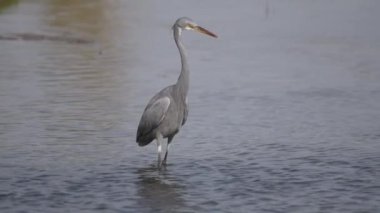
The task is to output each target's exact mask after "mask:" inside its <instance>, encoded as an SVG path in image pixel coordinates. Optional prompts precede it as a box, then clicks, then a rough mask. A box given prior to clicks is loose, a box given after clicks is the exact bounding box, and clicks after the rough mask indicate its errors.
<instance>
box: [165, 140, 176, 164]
mask: <svg viewBox="0 0 380 213" xmlns="http://www.w3.org/2000/svg"><path fill="white" fill-rule="evenodd" d="M173 137H174V136H171V137H168V147H167V149H166V153H165V158H164V161H163V164H164V165H166V160H167V159H168V153H169V148H170V143H171V142H172V140H173Z"/></svg>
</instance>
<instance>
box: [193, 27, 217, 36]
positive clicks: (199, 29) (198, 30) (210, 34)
mask: <svg viewBox="0 0 380 213" xmlns="http://www.w3.org/2000/svg"><path fill="white" fill-rule="evenodd" d="M193 29H194V30H195V31H197V32H200V33H203V34H206V35H209V36H211V37H214V38H218V36H217V35H215V34H214V33H212V32H210V31H208V30H206V29H205V28H203V27H200V26H194V27H193Z"/></svg>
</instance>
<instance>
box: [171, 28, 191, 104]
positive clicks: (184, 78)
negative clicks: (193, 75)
mask: <svg viewBox="0 0 380 213" xmlns="http://www.w3.org/2000/svg"><path fill="white" fill-rule="evenodd" d="M173 33H174V40H175V43H176V44H177V47H178V50H179V54H180V55H181V64H182V68H181V74H180V75H179V77H178V81H177V83H176V85H175V86H176V88H177V91H178V92H179V93H180V95H181V96H182V97H183V98H186V96H187V92H188V90H189V67H188V64H187V60H186V52H185V47H184V46H183V44H182V41H181V29H180V28H178V27H174V29H173Z"/></svg>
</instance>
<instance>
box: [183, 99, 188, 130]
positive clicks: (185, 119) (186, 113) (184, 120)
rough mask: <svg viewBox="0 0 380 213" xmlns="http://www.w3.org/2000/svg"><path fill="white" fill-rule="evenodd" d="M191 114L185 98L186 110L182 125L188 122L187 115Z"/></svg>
mask: <svg viewBox="0 0 380 213" xmlns="http://www.w3.org/2000/svg"><path fill="white" fill-rule="evenodd" d="M188 114H189V106H188V105H187V98H186V100H185V110H184V112H183V119H182V126H183V125H184V124H185V123H186V121H187V115H188Z"/></svg>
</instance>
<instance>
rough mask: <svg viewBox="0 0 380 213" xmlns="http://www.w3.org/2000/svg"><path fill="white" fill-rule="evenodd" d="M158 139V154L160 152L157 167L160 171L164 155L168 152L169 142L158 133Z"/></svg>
mask: <svg viewBox="0 0 380 213" xmlns="http://www.w3.org/2000/svg"><path fill="white" fill-rule="evenodd" d="M156 139H157V152H158V159H157V167H158V169H160V168H161V166H162V162H163V161H162V159H163V157H164V156H163V154H164V153H166V150H167V142H166V140H164V139H163V137H162V135H161V134H160V133H157V136H156Z"/></svg>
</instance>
